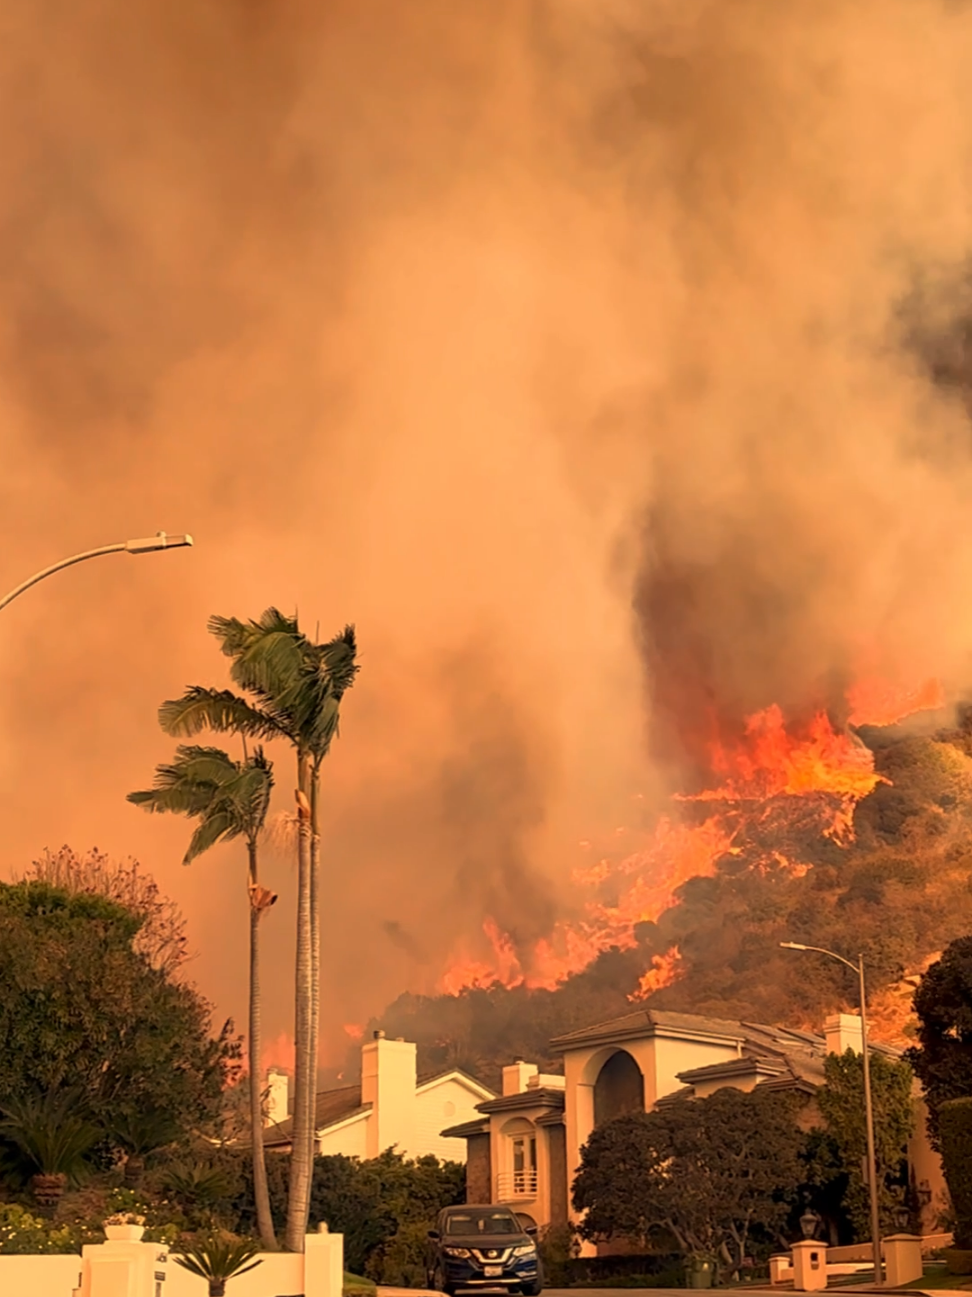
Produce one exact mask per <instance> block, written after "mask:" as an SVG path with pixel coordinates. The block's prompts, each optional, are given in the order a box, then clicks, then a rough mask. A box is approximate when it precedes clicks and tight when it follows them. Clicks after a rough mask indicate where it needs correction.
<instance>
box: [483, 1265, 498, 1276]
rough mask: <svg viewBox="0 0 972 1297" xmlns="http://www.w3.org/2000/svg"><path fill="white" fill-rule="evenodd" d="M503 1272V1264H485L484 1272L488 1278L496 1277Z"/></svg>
mask: <svg viewBox="0 0 972 1297" xmlns="http://www.w3.org/2000/svg"><path fill="white" fill-rule="evenodd" d="M502 1273H503V1267H502V1266H501V1265H484V1266H483V1274H484V1275H485V1276H486V1278H487V1279H496V1278H498V1277H499V1276H500V1275H501V1274H502Z"/></svg>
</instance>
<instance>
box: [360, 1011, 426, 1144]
mask: <svg viewBox="0 0 972 1297" xmlns="http://www.w3.org/2000/svg"><path fill="white" fill-rule="evenodd" d="M417 1053H418V1046H417V1045H415V1044H413V1043H411V1042H410V1041H407V1040H388V1039H386V1037H385V1033H384V1032H383V1031H382V1032H377V1031H376V1032H375V1038H374V1040H370V1041H369V1042H368V1044H367V1045H365V1046H363V1048H362V1050H361V1102H362V1103H363V1104H368V1103H370V1104H371V1112H370V1114H369V1116H368V1124H367V1133H366V1136H365V1143H366V1149H365V1156H366V1157H378V1155H379V1154H380V1153H383V1152H384V1151H385V1149H386V1148H391V1147H393V1146H394V1147H395V1148H397V1150H398V1152H399V1153H404V1154H405V1155H406V1157H409V1156H413V1155H414V1146H415V1088H416V1085H417V1084H418V1074H417V1061H416V1056H417Z"/></svg>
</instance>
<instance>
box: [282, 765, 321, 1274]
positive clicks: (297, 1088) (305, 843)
mask: <svg viewBox="0 0 972 1297" xmlns="http://www.w3.org/2000/svg"><path fill="white" fill-rule="evenodd" d="M310 782H311V781H310V757H309V756H308V754H307V753H306V752H300V753H298V757H297V788H298V792H299V793H300V794H302V796H303V798H304V801H303V803H301V802H300V800H299V799H298V838H297V868H298V873H297V966H296V975H295V979H294V982H295V992H296V996H295V1006H294V1120H293V1134H292V1141H293V1143H292V1148H291V1153H290V1185H289V1191H288V1195H287V1247H288V1248H289V1249H290V1251H291V1252H303V1250H304V1236H305V1234H306V1233H307V1219H308V1215H309V1212H310V1187H311V1176H312V1174H313V1169H314V1168H313V1158H312V1156H311V1154H312V1142H313V1138H314V1130H313V1125H314V1106H315V1104H314V1100H315V1095H314V1093H313V1091H312V1089H311V1086H312V1085H313V1079H314V1078H313V1071H314V1069H313V1068H312V1066H311V1047H312V1043H313V1042H312V1039H311V1000H312V991H313V987H312V983H311V850H310V839H311V826H310V798H309V796H308V794H309V792H310Z"/></svg>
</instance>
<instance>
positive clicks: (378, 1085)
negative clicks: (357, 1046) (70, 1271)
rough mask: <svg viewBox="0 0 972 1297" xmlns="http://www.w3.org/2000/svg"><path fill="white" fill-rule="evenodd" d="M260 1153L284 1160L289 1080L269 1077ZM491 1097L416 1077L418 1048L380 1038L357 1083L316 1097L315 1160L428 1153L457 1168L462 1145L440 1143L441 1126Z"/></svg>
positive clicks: (440, 1077)
mask: <svg viewBox="0 0 972 1297" xmlns="http://www.w3.org/2000/svg"><path fill="white" fill-rule="evenodd" d="M267 1083H268V1093H269V1101H268V1105H267V1121H266V1127H265V1130H264V1147H265V1148H266V1149H268V1150H270V1151H273V1152H289V1150H290V1145H291V1138H292V1129H293V1120H292V1118H291V1117H290V1115H289V1093H288V1091H289V1078H288V1077H287V1075H286V1073H284V1072H280V1071H271V1072H270V1073H269V1075H268V1078H267ZM495 1097H496V1096H495V1095H494V1093H493V1091H492V1090H489V1089H487V1087H486V1086H484V1085H480V1083H479V1082H478V1081H476V1080H474V1079H473V1078H472V1077H471V1076H467V1075H466V1073H465V1072H461V1071H459V1070H458V1069H457V1068H453V1069H451V1070H448V1071H444V1072H438V1073H436V1074H434V1075H430V1076H421V1077H420V1076H419V1075H418V1070H417V1048H416V1046H415V1045H414V1044H413V1043H411V1042H410V1041H406V1040H387V1039H386V1038H385V1033H384V1032H383V1031H376V1032H375V1035H374V1039H373V1040H371V1041H369V1042H368V1043H367V1044H366V1045H364V1046H363V1047H362V1050H361V1080H360V1082H358V1083H357V1084H355V1085H347V1086H342V1087H341V1088H339V1089H336V1090H323V1091H322V1092H321V1093H320V1094H318V1096H317V1105H316V1110H315V1121H316V1130H317V1152H318V1153H319V1154H328V1153H343V1154H344V1155H345V1156H346V1157H360V1158H370V1157H377V1156H378V1155H379V1153H382V1152H384V1151H385V1149H388V1148H392V1147H394V1148H395V1149H396V1150H397V1151H398V1152H399V1153H403V1154H404V1155H405V1156H406V1157H422V1156H423V1155H425V1154H428V1153H432V1154H434V1155H435V1156H436V1157H438V1158H442V1159H449V1160H451V1161H462V1160H463V1158H464V1147H463V1144H462V1143H461V1142H460V1141H459V1140H456V1139H454V1138H448V1137H447V1136H445V1135H443V1133H442V1127H443V1124H444V1122H447V1121H459V1122H462V1121H468V1120H470V1119H472V1118H474V1117H475V1116H476V1115H477V1108H478V1105H479V1104H481V1103H484V1102H488V1101H489V1100H490V1099H494V1098H495Z"/></svg>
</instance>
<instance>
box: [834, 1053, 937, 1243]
mask: <svg viewBox="0 0 972 1297" xmlns="http://www.w3.org/2000/svg"><path fill="white" fill-rule="evenodd" d="M870 1064H871V1066H870V1072H871V1098H872V1102H873V1105H874V1153H875V1160H876V1162H877V1179H878V1207H879V1211H880V1218H881V1230H882V1233H885V1232H893V1231H894V1229H895V1210H896V1209H897V1208H898V1207H900V1206H901V1205H902V1203H903V1202H904V1193H905V1186H906V1181H903V1180H902V1166H903V1163H904V1159H905V1156H906V1152H907V1144H908V1140H909V1138H910V1137H911V1134H912V1132H913V1131H914V1126H915V1109H914V1100H913V1098H912V1086H913V1079H914V1078H913V1074H912V1071H911V1068H910V1067H909V1066H908V1064H907V1063H905V1062H898V1061H896V1060H894V1059H890V1058H888V1057H886V1056H885V1055H884V1054H879V1053H876V1052H872V1053H871V1058H870ZM824 1077H825V1083H824V1084H823V1085H822V1086H821V1087H820V1089H819V1090H818V1091H817V1103H818V1106H819V1108H820V1114H821V1116H822V1117H823V1119H824V1121H825V1122H826V1123H827V1130H828V1132H829V1134H830V1136H831V1137H832V1138H833V1140H834V1143H835V1145H836V1147H837V1150H838V1155H839V1158H840V1163H841V1167H842V1169H843V1171H844V1172H845V1174H846V1175H847V1182H848V1183H847V1193H846V1196H845V1199H844V1206H845V1208H846V1210H847V1213H848V1215H849V1217H850V1219H851V1223H852V1224H853V1227H854V1230H855V1233H856V1235H857V1238H858V1239H859V1240H861V1239H869V1238H870V1237H871V1216H870V1197H869V1193H868V1190H867V1186H866V1184H865V1182H864V1176H863V1174H862V1168H863V1164H864V1159H865V1156H866V1154H867V1130H866V1126H865V1120H864V1066H863V1061H862V1057H861V1055H860V1054H857V1053H855V1052H854V1051H853V1050H852V1049H849V1050H847V1052H846V1053H844V1054H829V1055H828V1056H827V1059H826V1062H825V1063H824Z"/></svg>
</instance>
